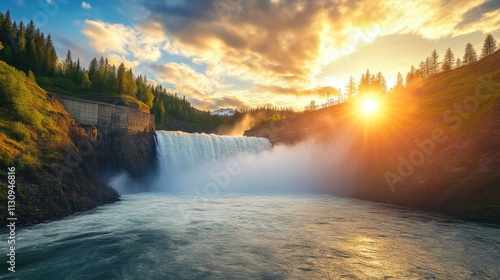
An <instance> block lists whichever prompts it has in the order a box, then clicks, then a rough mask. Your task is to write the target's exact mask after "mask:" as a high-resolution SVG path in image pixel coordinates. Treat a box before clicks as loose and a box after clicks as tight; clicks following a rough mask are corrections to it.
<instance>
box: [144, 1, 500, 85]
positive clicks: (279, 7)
mask: <svg viewBox="0 0 500 280" xmlns="http://www.w3.org/2000/svg"><path fill="white" fill-rule="evenodd" d="M491 2H494V1H490V2H488V3H489V4H486V3H485V2H484V0H457V1H398V0H386V1H380V0H379V1H377V0H375V1H373V0H364V1H345V0H331V1H326V0H325V1H302V0H289V1H284V0H283V1H271V0H268V1H264V0H261V1H256V0H255V1H252V0H249V1H229V0H215V1H206V0H192V1H189V3H188V2H187V1H167V2H164V1H155V0H149V1H142V5H141V8H142V9H144V10H146V11H147V13H148V17H147V18H146V19H145V20H144V21H143V22H142V23H141V26H142V30H143V31H144V32H146V33H148V34H150V35H151V36H153V35H154V36H164V38H168V40H169V42H170V43H169V44H166V45H165V48H164V50H165V51H167V52H169V53H171V54H175V55H181V56H184V57H188V58H191V59H192V60H193V61H194V62H195V63H203V64H206V65H208V66H207V73H210V74H212V75H214V76H217V75H218V76H232V77H236V78H238V79H241V80H243V81H251V82H253V83H255V84H259V85H264V86H267V87H268V88H272V87H275V88H276V89H283V90H279V91H278V93H281V92H294V94H310V93H311V91H308V90H305V89H307V88H312V87H314V86H316V82H317V81H316V80H315V75H316V74H318V73H319V72H320V71H321V69H322V67H324V66H325V65H328V64H329V63H331V62H333V61H335V60H337V59H339V58H340V57H343V56H346V55H349V54H351V53H353V52H354V51H355V50H356V49H357V48H358V47H359V46H360V45H364V44H369V43H371V42H373V41H374V40H375V39H376V38H377V37H379V36H385V35H390V34H415V33H416V34H419V35H420V36H422V37H424V38H428V39H438V38H442V37H447V36H458V35H461V34H466V33H470V32H474V31H477V30H491V29H493V28H495V29H498V26H500V25H499V22H498V21H496V19H497V17H496V15H489V16H486V15H485V14H483V16H479V18H481V19H482V21H483V20H485V19H487V20H486V21H485V22H483V23H481V22H479V21H475V20H472V22H471V23H468V24H467V25H466V26H464V27H459V26H458V24H459V23H461V22H463V21H464V17H469V18H473V17H472V14H474V15H475V14H481V13H483V12H484V11H486V10H488V11H491V10H492V9H493V7H494V6H495V5H496V4H495V5H492V4H491ZM481 6H484V7H485V8H478V7H481ZM474 9H476V11H475V12H471V11H474ZM467 13H469V14H467ZM475 17H476V18H477V16H475ZM457 26H458V27H457Z"/></svg>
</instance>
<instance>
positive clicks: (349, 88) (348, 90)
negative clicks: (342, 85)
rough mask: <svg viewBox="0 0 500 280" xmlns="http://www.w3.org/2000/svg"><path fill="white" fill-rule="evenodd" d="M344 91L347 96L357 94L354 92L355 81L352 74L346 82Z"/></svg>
mask: <svg viewBox="0 0 500 280" xmlns="http://www.w3.org/2000/svg"><path fill="white" fill-rule="evenodd" d="M345 92H346V94H347V97H348V98H351V97H354V96H356V95H357V92H356V82H355V81H354V78H353V77H352V76H350V77H349V82H348V83H347V84H346V89H345Z"/></svg>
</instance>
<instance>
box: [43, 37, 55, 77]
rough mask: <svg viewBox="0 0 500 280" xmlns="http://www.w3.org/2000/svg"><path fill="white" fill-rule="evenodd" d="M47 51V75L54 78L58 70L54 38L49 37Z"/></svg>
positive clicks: (46, 43) (46, 45)
mask: <svg viewBox="0 0 500 280" xmlns="http://www.w3.org/2000/svg"><path fill="white" fill-rule="evenodd" d="M45 51H46V52H47V55H46V61H45V65H46V73H45V74H46V75H47V76H54V74H55V72H56V68H57V52H56V49H55V48H54V44H53V42H52V37H51V36H50V34H49V36H47V40H46V42H45Z"/></svg>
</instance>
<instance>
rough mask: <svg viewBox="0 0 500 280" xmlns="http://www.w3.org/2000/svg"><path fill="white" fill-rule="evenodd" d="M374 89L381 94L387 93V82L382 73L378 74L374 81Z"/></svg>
mask: <svg viewBox="0 0 500 280" xmlns="http://www.w3.org/2000/svg"><path fill="white" fill-rule="evenodd" d="M374 87H375V91H377V92H378V93H379V94H382V93H387V81H386V80H385V77H384V75H382V72H380V71H379V72H378V73H377V76H376V77H375V79H374Z"/></svg>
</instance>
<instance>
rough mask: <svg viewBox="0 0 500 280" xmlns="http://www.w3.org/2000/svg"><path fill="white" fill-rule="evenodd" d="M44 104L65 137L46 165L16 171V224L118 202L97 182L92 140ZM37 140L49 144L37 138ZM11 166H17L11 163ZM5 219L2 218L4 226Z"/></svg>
mask: <svg viewBox="0 0 500 280" xmlns="http://www.w3.org/2000/svg"><path fill="white" fill-rule="evenodd" d="M48 102H50V103H51V105H52V106H53V108H55V109H56V110H57V112H54V115H53V118H54V120H55V121H56V124H57V125H58V127H59V128H60V130H61V131H64V134H63V135H62V136H61V137H67V138H68V139H65V140H64V141H63V142H65V143H67V144H66V145H64V146H62V147H60V148H59V150H57V151H52V150H51V151H49V150H47V151H45V153H46V154H47V155H48V154H53V155H54V156H53V158H52V161H51V162H50V165H45V166H42V167H40V168H33V167H29V168H18V169H17V170H16V178H17V182H16V184H17V185H16V190H17V192H16V212H17V213H16V214H17V216H18V221H17V224H18V225H31V224H36V223H41V222H45V221H49V220H54V219H59V218H63V217H66V216H68V215H71V214H73V213H75V212H79V211H84V210H89V209H92V208H95V207H98V206H100V205H103V204H106V203H111V202H115V201H118V200H119V195H118V193H117V192H116V191H115V190H114V189H113V188H111V187H110V186H108V185H106V184H104V183H103V181H102V180H100V178H99V176H98V174H97V173H96V172H95V168H94V167H93V166H94V161H93V160H92V159H93V158H95V155H96V153H97V150H96V149H95V148H94V146H93V143H94V141H95V139H94V138H92V137H90V135H89V134H88V133H87V131H86V130H85V129H84V128H82V127H81V126H79V125H78V124H77V123H76V122H75V121H74V120H73V119H72V118H71V117H70V116H69V115H68V114H67V113H66V112H65V111H64V108H63V106H62V105H61V104H60V103H59V102H58V101H57V100H56V99H55V98H54V97H50V96H48ZM39 141H51V139H44V138H41V139H39ZM13 165H14V166H20V164H19V163H14V164H13ZM5 221H6V219H2V223H3V224H2V225H5V224H4V223H5Z"/></svg>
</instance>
